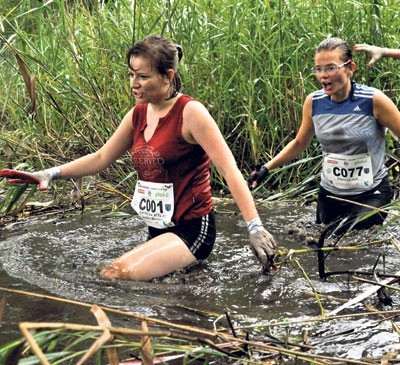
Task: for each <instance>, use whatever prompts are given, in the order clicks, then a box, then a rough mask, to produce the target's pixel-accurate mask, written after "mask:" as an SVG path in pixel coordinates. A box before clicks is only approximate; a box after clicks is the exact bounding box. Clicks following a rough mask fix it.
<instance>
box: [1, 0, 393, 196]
mask: <svg viewBox="0 0 400 365" xmlns="http://www.w3.org/2000/svg"><path fill="white" fill-rule="evenodd" d="M0 16H1V18H0V31H1V33H0V37H1V38H0V41H1V48H0V67H1V73H0V85H1V88H2V90H1V93H0V108H1V109H0V119H1V126H0V128H1V129H0V166H3V167H4V166H6V167H7V166H9V167H18V166H24V168H31V169H41V168H47V167H50V166H53V165H56V164H59V163H62V162H66V161H69V160H71V159H72V158H75V157H77V156H80V155H82V154H85V153H88V152H92V151H94V150H96V149H97V148H98V147H99V146H101V145H102V144H103V143H104V141H106V140H107V138H108V137H109V136H110V135H111V134H112V132H113V131H114V130H115V128H116V126H117V125H118V123H119V121H120V119H121V118H122V116H123V115H124V114H125V113H126V112H127V110H128V109H129V108H131V107H132V103H133V102H134V100H133V97H132V96H131V95H130V90H129V87H128V85H129V81H128V77H127V70H126V65H125V52H126V50H127V48H128V47H129V46H130V45H131V44H132V42H134V41H136V40H139V39H140V38H142V37H143V36H145V35H147V34H149V33H161V34H164V35H166V36H168V37H171V38H173V39H174V40H175V41H176V42H177V43H179V44H181V45H182V46H183V50H184V58H183V60H182V64H181V74H182V77H183V80H184V92H186V93H187V94H189V95H192V96H194V97H196V98H198V99H200V100H201V101H202V102H204V103H205V104H206V105H207V107H208V108H209V110H210V112H211V113H212V115H213V116H214V118H215V120H216V121H217V123H218V125H219V126H220V128H221V130H222V132H223V134H224V136H225V137H226V140H227V142H228V144H229V146H230V147H231V148H232V150H233V152H234V155H235V157H236V158H237V161H238V164H239V167H240V168H241V170H242V171H243V173H244V174H247V173H248V172H249V171H250V169H251V167H252V166H253V165H254V164H255V163H257V162H260V161H266V160H268V159H269V158H270V157H271V156H273V155H275V154H276V153H277V151H279V150H280V149H281V148H282V146H283V145H285V144H286V143H287V142H288V141H289V140H290V139H291V138H293V136H294V135H295V133H296V131H297V129H298V127H299V125H300V122H301V111H302V103H303V101H304V98H305V96H306V95H307V94H308V93H310V92H311V91H313V90H315V89H316V88H317V85H316V83H315V79H314V77H313V75H312V74H311V72H310V69H311V67H312V65H313V51H314V48H315V46H316V45H317V44H318V43H319V42H320V41H321V40H322V39H324V38H326V37H327V36H338V37H341V38H343V39H346V40H347V41H348V42H349V43H350V44H351V45H353V44H355V43H360V42H367V43H372V44H377V45H386V46H390V47H399V42H400V36H399V32H400V20H399V17H398V1H394V0H363V1H346V2H342V1H322V0H310V1H298V0H286V1H284V0H270V1H268V0H246V1H238V0H221V1H214V0H196V1H191V0H180V1H178V0H176V1H173V0H162V1H152V0H148V1H135V0H114V1H104V0H103V1H100V0H99V1H97V0H90V1H89V0H88V1H77V0H53V1H52V0H48V1H45V0H42V1H39V0H20V1H14V0H3V1H2V2H1V4H0ZM354 58H355V61H356V62H357V64H358V70H357V72H356V75H355V79H356V80H357V81H360V82H363V83H368V84H370V85H372V86H375V87H378V88H380V89H383V90H384V91H385V92H386V93H388V94H389V95H390V96H391V97H392V98H393V100H394V101H395V102H396V103H397V104H399V98H400V93H399V89H400V79H399V76H398V75H399V73H400V72H399V71H400V62H399V61H398V60H391V59H384V60H382V61H380V62H379V63H378V64H376V65H375V66H374V67H373V68H371V69H367V68H366V63H367V60H368V57H367V55H365V54H356V55H355V56H354ZM388 142H389V144H388V145H389V147H390V149H391V150H393V149H395V147H396V143H395V141H393V139H392V138H391V137H388ZM319 154H320V151H319V147H318V144H317V143H316V142H314V144H313V145H312V146H311V147H310V148H309V149H308V150H307V151H306V153H305V154H304V156H303V159H301V160H299V161H297V162H295V163H294V164H293V165H290V166H285V167H283V168H282V169H279V170H278V171H276V172H275V173H274V174H273V175H272V177H271V178H270V181H269V182H270V183H269V184H268V188H267V189H268V190H269V189H271V187H272V188H273V189H274V192H276V193H278V194H277V195H274V197H281V196H289V195H290V196H297V197H298V196H299V195H301V196H308V195H312V194H313V193H314V192H315V189H314V187H315V186H316V182H317V181H318V175H319V167H320V164H319V161H320V160H319V159H318V157H319ZM212 176H213V184H214V187H215V188H218V189H221V188H223V187H224V182H223V181H222V179H221V177H220V176H219V175H218V174H217V172H216V171H213V175H212ZM101 177H102V178H106V179H107V181H109V182H111V183H112V184H113V186H118V189H121V191H124V192H126V193H130V192H131V191H132V187H133V186H134V182H135V181H134V180H135V179H134V174H133V175H132V168H131V165H130V161H129V155H128V154H127V155H126V157H125V158H123V159H121V161H119V163H117V164H115V166H113V168H112V169H110V170H109V171H108V172H107V173H104V174H103V175H102V176H101ZM262 192H264V191H263V190H262V189H261V193H262ZM282 192H283V195H282ZM264 193H265V195H264V196H269V197H271V194H270V192H269V191H265V192H264Z"/></svg>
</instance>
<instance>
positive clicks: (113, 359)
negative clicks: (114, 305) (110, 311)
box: [90, 305, 119, 365]
mask: <svg viewBox="0 0 400 365" xmlns="http://www.w3.org/2000/svg"><path fill="white" fill-rule="evenodd" d="M90 310H91V312H92V313H93V314H94V316H95V317H96V320H97V323H98V324H99V326H104V327H106V328H111V327H112V325H111V321H110V320H109V319H108V317H107V314H106V313H105V312H104V311H103V310H102V309H101V308H100V307H99V306H97V305H93V306H92V308H91V309H90ZM106 333H107V335H108V336H109V337H108V339H107V340H106V342H105V343H104V344H106V343H112V342H113V341H114V336H112V335H111V334H110V331H109V330H107V331H105V332H104V334H106ZM101 346H102V345H100V347H101ZM97 350H98V349H97ZM97 350H96V352H97ZM93 354H94V353H93ZM106 354H107V357H108V361H109V363H110V365H119V358H118V352H117V349H116V348H113V347H111V348H106Z"/></svg>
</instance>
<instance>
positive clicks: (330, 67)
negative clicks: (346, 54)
mask: <svg viewBox="0 0 400 365" xmlns="http://www.w3.org/2000/svg"><path fill="white" fill-rule="evenodd" d="M351 61H352V60H348V61H346V62H344V63H341V64H340V65H328V66H325V67H321V66H315V67H313V68H312V72H313V73H315V74H320V73H327V74H328V75H331V74H334V73H336V72H338V71H339V69H341V68H342V67H343V66H347V65H348V64H349V63H350V62H351Z"/></svg>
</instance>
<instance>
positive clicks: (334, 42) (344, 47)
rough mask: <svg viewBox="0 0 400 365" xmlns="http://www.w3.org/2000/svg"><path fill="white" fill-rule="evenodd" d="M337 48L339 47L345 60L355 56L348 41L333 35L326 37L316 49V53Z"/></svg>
mask: <svg viewBox="0 0 400 365" xmlns="http://www.w3.org/2000/svg"><path fill="white" fill-rule="evenodd" d="M335 49H339V50H340V51H341V53H342V56H341V59H342V61H343V62H346V61H348V60H351V59H352V58H353V53H352V51H351V48H350V46H349V45H348V43H347V42H345V41H344V40H343V39H340V38H333V37H332V38H327V39H324V40H323V41H322V42H321V43H320V44H319V45H318V46H317V48H316V49H315V54H317V53H319V52H321V51H334V50H335Z"/></svg>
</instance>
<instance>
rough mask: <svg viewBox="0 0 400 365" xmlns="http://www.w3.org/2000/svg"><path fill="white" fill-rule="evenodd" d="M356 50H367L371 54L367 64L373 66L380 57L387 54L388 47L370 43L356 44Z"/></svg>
mask: <svg viewBox="0 0 400 365" xmlns="http://www.w3.org/2000/svg"><path fill="white" fill-rule="evenodd" d="M354 50H355V51H356V52H367V53H369V55H370V56H371V60H370V61H369V62H368V64H367V66H368V67H371V66H372V65H373V64H374V63H375V62H376V61H378V60H379V59H380V58H382V57H384V56H386V54H387V48H382V47H377V46H371V45H369V44H356V45H355V46H354Z"/></svg>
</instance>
